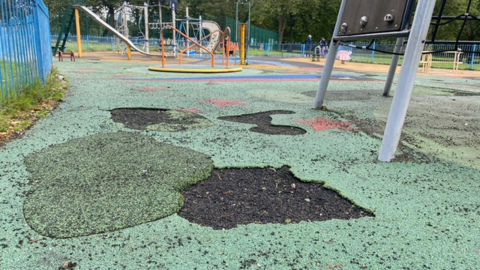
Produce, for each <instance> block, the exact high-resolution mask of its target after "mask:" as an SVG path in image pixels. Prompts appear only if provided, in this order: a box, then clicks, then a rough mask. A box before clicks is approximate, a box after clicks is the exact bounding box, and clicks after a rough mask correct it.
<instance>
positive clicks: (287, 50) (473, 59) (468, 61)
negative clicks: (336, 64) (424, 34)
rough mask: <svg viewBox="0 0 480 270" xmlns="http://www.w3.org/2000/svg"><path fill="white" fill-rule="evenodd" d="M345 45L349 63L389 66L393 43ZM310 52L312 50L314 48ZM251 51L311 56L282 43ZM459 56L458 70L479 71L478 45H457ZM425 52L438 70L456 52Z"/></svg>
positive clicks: (440, 46)
mask: <svg viewBox="0 0 480 270" xmlns="http://www.w3.org/2000/svg"><path fill="white" fill-rule="evenodd" d="M348 45H349V44H345V45H342V46H340V48H339V51H342V50H348V51H351V52H352V54H351V61H352V62H364V63H378V64H390V62H391V60H392V54H389V53H383V52H381V51H385V52H393V49H394V47H395V43H390V42H389V43H375V42H374V43H373V44H371V45H370V48H372V49H375V50H378V51H374V50H366V49H361V47H367V46H368V45H369V43H360V42H356V43H350V45H354V46H355V48H353V47H351V46H348ZM315 46H316V45H315ZM315 46H313V47H312V50H314V47H315ZM250 48H253V49H260V50H261V49H264V50H265V56H268V55H269V52H270V51H281V55H282V57H306V56H307V55H308V54H309V55H310V56H311V55H312V54H311V53H307V52H306V46H305V44H300V43H284V44H282V49H281V50H279V44H277V43H274V44H269V43H265V44H263V46H257V47H255V46H250ZM459 49H460V50H459V51H460V52H462V53H461V54H460V59H459V60H460V61H459V68H460V69H471V70H480V43H479V44H461V45H459ZM424 50H425V52H435V53H432V57H433V60H432V61H433V67H438V68H449V67H450V65H449V64H450V63H452V62H453V61H454V59H453V58H454V54H452V53H451V52H452V51H457V50H456V49H455V45H454V44H446V43H435V44H430V45H426V46H425V49H424ZM402 61H403V56H401V57H400V60H399V63H400V64H401V63H402Z"/></svg>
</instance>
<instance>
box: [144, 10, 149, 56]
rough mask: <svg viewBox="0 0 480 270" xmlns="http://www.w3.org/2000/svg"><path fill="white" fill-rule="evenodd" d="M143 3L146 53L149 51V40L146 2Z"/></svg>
mask: <svg viewBox="0 0 480 270" xmlns="http://www.w3.org/2000/svg"><path fill="white" fill-rule="evenodd" d="M143 5H144V12H145V14H144V17H145V43H144V44H145V51H146V52H147V53H150V40H149V37H148V35H149V33H148V30H149V29H148V4H147V3H146V2H145V3H143Z"/></svg>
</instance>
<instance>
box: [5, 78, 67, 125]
mask: <svg viewBox="0 0 480 270" xmlns="http://www.w3.org/2000/svg"><path fill="white" fill-rule="evenodd" d="M67 88H68V85H67V84H66V83H62V82H61V81H60V80H59V79H58V71H57V70H56V69H54V68H53V69H52V72H51V73H50V75H49V76H48V78H47V81H46V83H45V84H42V82H41V81H40V80H38V81H37V82H35V83H34V84H32V85H28V86H24V87H22V88H21V89H20V95H19V96H17V95H10V96H8V97H6V98H5V99H4V100H1V102H0V132H9V130H13V131H18V130H21V129H24V128H26V127H28V126H29V125H30V124H31V123H32V122H33V121H34V120H36V119H39V118H42V117H45V116H46V115H47V114H48V112H49V111H50V110H51V109H52V107H53V105H54V104H56V103H57V102H58V101H60V100H61V99H62V98H63V96H64V95H65V92H66V89H67Z"/></svg>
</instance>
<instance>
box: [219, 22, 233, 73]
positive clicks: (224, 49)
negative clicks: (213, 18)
mask: <svg viewBox="0 0 480 270" xmlns="http://www.w3.org/2000/svg"><path fill="white" fill-rule="evenodd" d="M227 31H228V37H231V36H232V32H231V30H230V27H228V26H227V28H225V31H223V32H222V36H221V37H220V40H223V43H224V44H225V36H226V34H227ZM230 42H231V38H229V39H228V41H227V47H225V45H224V46H223V49H222V65H224V64H225V54H226V55H227V65H226V68H228V64H229V62H230V53H227V49H229V48H230ZM219 44H220V43H219ZM219 44H217V46H215V50H217V48H218V45H219Z"/></svg>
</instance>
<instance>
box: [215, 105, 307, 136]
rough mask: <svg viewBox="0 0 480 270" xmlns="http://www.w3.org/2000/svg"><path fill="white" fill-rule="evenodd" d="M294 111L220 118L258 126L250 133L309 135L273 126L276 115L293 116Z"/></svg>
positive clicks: (294, 129) (292, 127) (295, 128)
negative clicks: (273, 118) (273, 117)
mask: <svg viewBox="0 0 480 270" xmlns="http://www.w3.org/2000/svg"><path fill="white" fill-rule="evenodd" d="M293 113H295V112H292V111H284V110H274V111H266V112H259V113H252V114H244V115H235V116H222V117H218V119H220V120H225V121H231V122H237V123H244V124H253V125H257V126H256V127H252V128H250V131H252V132H257V133H263V134H270V135H301V134H305V133H307V132H306V131H305V130H304V129H301V128H298V127H294V126H281V125H272V123H271V122H272V117H271V115H274V114H293Z"/></svg>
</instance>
